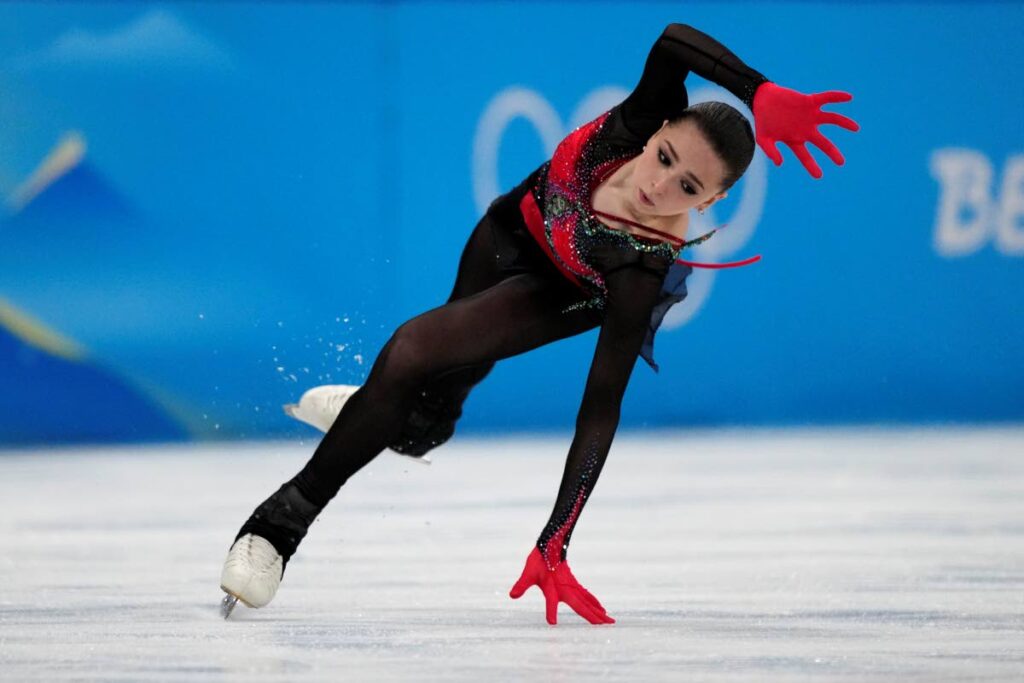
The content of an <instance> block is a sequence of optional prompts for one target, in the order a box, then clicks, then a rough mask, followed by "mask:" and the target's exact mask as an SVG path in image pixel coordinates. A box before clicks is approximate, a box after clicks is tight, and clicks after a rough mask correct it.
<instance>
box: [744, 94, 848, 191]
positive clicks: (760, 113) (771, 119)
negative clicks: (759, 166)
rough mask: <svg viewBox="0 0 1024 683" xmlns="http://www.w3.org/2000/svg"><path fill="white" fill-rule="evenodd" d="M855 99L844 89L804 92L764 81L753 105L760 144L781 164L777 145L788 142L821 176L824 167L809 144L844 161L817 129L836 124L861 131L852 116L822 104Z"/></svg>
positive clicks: (840, 162)
mask: <svg viewBox="0 0 1024 683" xmlns="http://www.w3.org/2000/svg"><path fill="white" fill-rule="evenodd" d="M852 99H853V95H851V94H850V93H848V92H843V91H841V90H829V91H827V92H819V93H815V94H813V95H805V94H804V93H802V92H797V91H796V90H791V89H789V88H783V87H781V86H779V85H776V84H775V83H772V82H771V81H769V82H766V83H762V84H761V85H760V86H758V88H757V92H755V93H754V102H753V106H752V107H751V109H752V110H753V112H754V127H755V128H756V133H755V137H756V139H757V144H758V145H760V147H761V149H762V150H764V153H765V154H767V155H768V158H769V159H771V160H772V161H773V162H775V165H776V166H781V165H782V153H781V152H779V150H778V148H777V147H776V146H775V145H776V143H778V142H784V143H786V145H788V146H789V148H790V149H791V150H793V153H794V154H796V158H797V159H799V160H800V163H802V164H803V165H804V168H806V169H807V171H808V172H809V173H810V174H811V176H813V177H815V178H820V177H821V168H820V167H819V166H818V164H817V163H816V162H815V161H814V158H813V157H812V156H811V153H810V152H808V151H807V146H806V143H808V142H810V143H813V144H815V145H817V146H818V147H820V148H821V151H823V152H824V153H825V154H827V155H828V158H829V159H831V160H832V161H834V162H835V163H836V164H837V165H839V166H842V165H843V164H844V163H845V159H843V155H842V153H841V152H840V151H839V150H838V149H837V148H836V146H835V145H833V144H832V142H831V141H830V140H828V138H826V137H825V136H824V135H822V134H821V133H820V132H819V131H818V126H820V125H822V124H824V123H833V124H835V125H837V126H840V127H841V128H846V129H847V130H852V131H857V130H860V126H859V125H858V124H857V122H856V121H854V120H853V119H851V118H848V117H846V116H843V115H842V114H836V113H834V112H830V111H821V107H822V106H823V105H825V104H829V103H830V102H849V101H850V100H852Z"/></svg>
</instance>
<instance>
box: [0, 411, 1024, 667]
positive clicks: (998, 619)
mask: <svg viewBox="0 0 1024 683" xmlns="http://www.w3.org/2000/svg"><path fill="white" fill-rule="evenodd" d="M568 444H569V436H566V437H564V438H544V439H541V438H538V439H532V440H531V439H516V440H507V439H506V440H493V441H491V440H482V439H473V438H468V437H463V436H456V438H455V439H454V440H453V441H452V442H450V443H449V444H447V445H445V446H444V447H442V448H440V449H438V450H435V451H434V452H433V454H432V455H433V458H434V464H433V465H431V466H422V465H419V464H417V463H415V462H411V461H408V460H407V459H406V458H403V457H401V456H397V455H394V454H392V453H390V452H386V453H385V454H383V455H382V456H381V457H379V458H378V459H377V460H375V461H374V462H373V463H371V464H370V465H369V467H367V468H366V469H365V470H363V471H362V472H360V473H359V474H357V475H356V476H355V478H353V480H352V481H351V482H350V483H349V485H348V486H347V487H346V488H345V489H343V490H342V492H341V493H340V494H339V496H338V498H336V499H335V501H334V502H333V503H332V504H331V506H330V507H328V508H327V510H326V512H325V513H324V515H322V516H321V518H320V520H319V521H318V522H317V523H316V524H315V525H314V526H313V528H312V530H311V531H310V534H309V536H307V538H306V541H305V542H304V544H303V546H302V547H301V548H300V549H299V553H298V554H297V555H296V556H295V558H293V560H292V562H291V564H290V565H289V567H288V571H287V572H286V574H285V578H284V583H283V584H282V587H281V590H280V592H279V593H278V595H277V598H276V599H275V600H274V602H273V603H271V604H270V605H269V606H268V607H266V608H264V609H261V610H249V609H246V608H244V607H242V606H239V607H238V609H237V610H236V611H235V614H234V615H233V616H232V618H231V619H230V620H229V621H227V622H225V621H223V620H222V619H220V617H219V616H218V613H217V606H218V603H219V601H220V598H221V592H220V590H219V588H218V578H219V573H220V565H221V562H222V560H223V558H224V555H225V553H226V551H227V548H228V545H229V544H230V541H231V540H232V538H233V536H234V533H235V531H236V530H237V528H238V527H239V525H240V524H241V523H242V522H243V521H244V520H245V518H246V517H247V516H248V514H249V513H250V511H251V510H252V508H253V507H254V506H255V505H256V504H257V503H259V502H260V501H261V500H262V499H263V498H265V497H266V496H267V495H268V494H269V493H271V492H272V491H273V490H274V489H275V488H276V487H277V486H278V485H279V483H280V482H281V481H283V480H284V479H286V478H288V477H290V476H291V475H292V474H294V472H295V471H296V470H297V469H298V468H299V467H300V466H301V465H302V464H303V463H304V462H305V460H306V458H307V457H308V456H309V455H310V454H311V453H312V450H313V447H314V445H315V442H312V441H307V442H306V443H305V444H304V445H299V444H297V443H289V444H258V445H254V444H242V445H239V444H226V445H212V446H211V445H206V446H202V447H185V448H182V447H174V448H150V447H147V448H141V447H131V448H116V449H91V450H59V451H20V452H19V451H12V452H9V453H0V513H2V514H0V530H2V533H0V679H3V680H5V681H6V680H11V681H29V680H36V681H53V680H76V681H91V680H103V681H151V680H176V681H220V680H238V681H272V680H273V681H277V680H282V681H312V680H324V681H342V680H344V681H420V680H423V681H432V680H443V681H473V682H479V681H483V682H485V683H496V682H498V681H506V680H522V681H530V682H532V683H538V682H542V681H544V682H546V681H593V680H615V681H654V680H666V681H668V680H671V681H687V682H689V681H758V682H762V681H787V682H789V681H844V682H849V681H887V682H890V681H892V682H896V681H900V682H902V681H928V682H936V681H968V680H970V681H1022V680H1024V429H1009V428H1003V429H988V430H952V431H950V430H947V431H940V432H935V431H924V430H900V431H893V430H880V431H841V430H819V431H801V432H782V431H761V430H755V431H729V432H711V431H708V432H703V431H696V432H692V431H691V432H661V433H659V435H658V436H657V438H652V437H650V436H647V437H645V438H640V437H639V436H638V435H636V434H634V433H631V432H625V431H621V432H620V433H619V435H618V437H617V438H616V441H615V444H614V445H613V447H612V452H611V455H610V457H609V460H608V463H607V465H606V466H605V470H604V472H603V473H602V475H601V479H600V482H599V484H598V486H597V488H596V490H595V492H594V494H593V496H592V497H591V499H590V501H589V503H588V505H587V507H586V509H585V510H584V513H583V516H582V518H581V520H580V522H579V524H578V526H577V527H576V531H575V533H574V535H573V538H572V544H571V547H570V551H569V562H570V565H571V566H572V568H573V571H574V573H575V574H576V576H577V577H578V578H579V580H580V581H581V583H582V584H583V585H584V586H586V587H587V588H589V589H590V590H591V591H592V592H593V593H594V594H595V595H597V596H598V598H600V600H601V601H602V602H603V603H604V605H605V607H606V608H607V609H608V612H609V613H610V614H611V615H612V616H614V617H615V618H616V619H617V620H618V623H616V624H613V625H607V626H592V625H590V624H588V623H586V622H585V621H583V620H582V619H581V618H579V617H577V616H576V615H575V614H574V613H573V612H572V611H571V610H570V609H569V608H568V607H567V606H566V605H564V604H563V605H561V606H560V608H559V623H558V625H557V626H548V625H547V623H546V622H545V621H544V603H543V599H542V597H541V594H540V592H539V591H538V589H536V588H531V589H530V591H528V592H527V594H526V595H525V596H523V598H521V599H520V600H518V601H513V600H511V599H510V598H509V597H508V590H509V588H510V587H511V586H512V584H513V582H514V581H515V580H516V578H518V576H519V573H520V571H521V569H522V566H523V562H524V560H525V558H526V555H527V553H528V552H529V550H530V549H531V546H532V544H533V542H534V540H535V539H536V537H537V534H538V533H539V532H540V530H541V528H542V527H543V525H544V523H545V522H546V520H547V516H548V514H549V512H550V509H551V505H552V503H553V500H554V496H555V493H556V491H557V488H558V482H559V478H560V476H561V471H562V466H563V463H564V458H565V452H566V449H567V448H568Z"/></svg>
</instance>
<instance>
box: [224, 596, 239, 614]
mask: <svg viewBox="0 0 1024 683" xmlns="http://www.w3.org/2000/svg"><path fill="white" fill-rule="evenodd" d="M237 604H238V598H236V597H235V596H234V595H232V594H231V593H226V594H225V595H224V599H223V600H221V601H220V615H221V616H222V617H224V618H225V619H227V618H228V617H230V616H231V612H232V610H234V609H235V605H237Z"/></svg>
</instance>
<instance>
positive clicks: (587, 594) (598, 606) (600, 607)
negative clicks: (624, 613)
mask: <svg viewBox="0 0 1024 683" xmlns="http://www.w3.org/2000/svg"><path fill="white" fill-rule="evenodd" d="M580 591H581V592H582V593H583V597H584V598H586V599H587V600H589V601H590V602H591V603H592V604H593V605H594V608H595V609H597V610H598V611H600V612H604V613H605V614H607V613H608V610H606V609H605V608H604V605H602V604H601V601H600V600H598V599H597V596H596V595H594V594H593V593H591V592H590V591H588V590H587V589H586V588H584V587H583V586H580Z"/></svg>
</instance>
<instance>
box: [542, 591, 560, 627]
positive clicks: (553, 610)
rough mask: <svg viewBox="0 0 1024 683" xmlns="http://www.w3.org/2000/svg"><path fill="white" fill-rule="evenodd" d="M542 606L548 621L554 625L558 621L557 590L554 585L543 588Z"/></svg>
mask: <svg viewBox="0 0 1024 683" xmlns="http://www.w3.org/2000/svg"><path fill="white" fill-rule="evenodd" d="M542 590H543V591H544V606H545V610H546V615H545V616H546V617H547V620H548V623H549V624H551V625H552V626H554V625H555V624H557V623H558V592H557V591H556V590H555V588H554V586H551V587H548V588H543V589H542Z"/></svg>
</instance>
